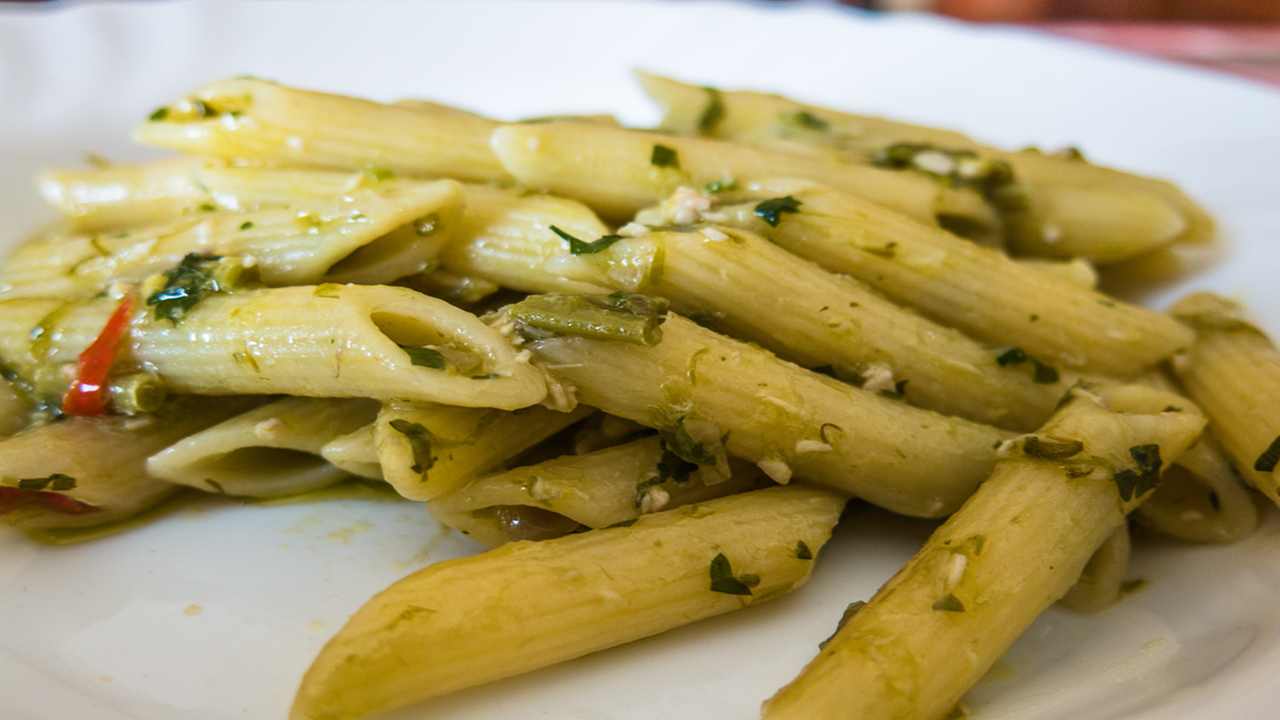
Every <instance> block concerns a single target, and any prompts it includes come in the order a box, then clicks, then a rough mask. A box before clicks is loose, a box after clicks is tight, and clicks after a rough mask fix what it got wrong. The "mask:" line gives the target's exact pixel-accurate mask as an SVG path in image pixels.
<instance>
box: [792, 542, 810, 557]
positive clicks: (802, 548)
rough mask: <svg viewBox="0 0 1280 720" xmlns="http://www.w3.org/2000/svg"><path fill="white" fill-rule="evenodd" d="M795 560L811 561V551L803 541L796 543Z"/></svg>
mask: <svg viewBox="0 0 1280 720" xmlns="http://www.w3.org/2000/svg"><path fill="white" fill-rule="evenodd" d="M796 559H797V560H812V559H813V551H812V550H810V549H809V544H808V543H806V542H805V541H803V540H798V541H796Z"/></svg>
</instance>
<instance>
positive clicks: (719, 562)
mask: <svg viewBox="0 0 1280 720" xmlns="http://www.w3.org/2000/svg"><path fill="white" fill-rule="evenodd" d="M709 572H710V575H711V592H718V593H724V594H725V595H750V594H751V587H750V586H748V585H747V583H746V582H744V581H743V580H742V579H740V578H737V577H734V574H733V566H732V565H730V564H729V558H727V557H725V556H724V553H717V554H716V556H715V557H714V558H712V559H711V566H710V568H709ZM743 577H744V578H748V577H751V576H746V575H744V576H743ZM755 580H756V583H759V582H760V578H759V577H756V578H755Z"/></svg>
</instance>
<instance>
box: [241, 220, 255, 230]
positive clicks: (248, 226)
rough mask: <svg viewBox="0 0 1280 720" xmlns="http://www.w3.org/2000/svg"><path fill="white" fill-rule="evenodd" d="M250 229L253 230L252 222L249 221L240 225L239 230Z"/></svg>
mask: <svg viewBox="0 0 1280 720" xmlns="http://www.w3.org/2000/svg"><path fill="white" fill-rule="evenodd" d="M252 228H253V221H251V220H245V221H244V222H242V223H240V229H241V230H249V229H252Z"/></svg>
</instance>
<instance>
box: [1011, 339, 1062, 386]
mask: <svg viewBox="0 0 1280 720" xmlns="http://www.w3.org/2000/svg"><path fill="white" fill-rule="evenodd" d="M1025 362H1029V363H1031V367H1032V370H1033V372H1032V376H1031V379H1032V380H1034V381H1035V382H1036V383H1037V384H1040V385H1052V384H1053V383H1056V382H1058V380H1059V379H1060V378H1061V376H1060V375H1059V374H1058V370H1057V369H1056V368H1054V367H1052V366H1050V365H1046V364H1045V363H1043V362H1041V361H1039V360H1037V359H1036V358H1033V357H1031V356H1030V355H1028V354H1027V352H1026V351H1025V350H1023V349H1022V348H1020V347H1011V348H1009V349H1007V350H1004V351H1002V352H1001V353H1000V354H999V355H996V364H997V365H999V366H1000V367H1008V366H1010V365H1021V364H1022V363H1025Z"/></svg>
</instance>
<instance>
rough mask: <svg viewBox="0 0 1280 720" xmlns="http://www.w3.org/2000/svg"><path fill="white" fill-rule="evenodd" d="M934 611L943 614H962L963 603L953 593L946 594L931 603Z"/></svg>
mask: <svg viewBox="0 0 1280 720" xmlns="http://www.w3.org/2000/svg"><path fill="white" fill-rule="evenodd" d="M933 609H934V610H941V611H943V612H964V603H962V602H960V598H958V597H956V596H955V594H954V593H947V594H946V595H943V596H942V597H941V598H939V599H938V600H937V601H936V602H934V603H933Z"/></svg>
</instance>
